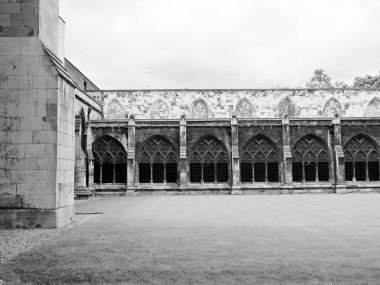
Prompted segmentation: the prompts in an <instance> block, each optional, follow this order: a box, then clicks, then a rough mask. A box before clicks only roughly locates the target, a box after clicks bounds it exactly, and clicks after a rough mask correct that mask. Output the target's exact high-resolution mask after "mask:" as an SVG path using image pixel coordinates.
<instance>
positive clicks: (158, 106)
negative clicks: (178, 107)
mask: <svg viewBox="0 0 380 285" xmlns="http://www.w3.org/2000/svg"><path fill="white" fill-rule="evenodd" d="M150 116H151V118H152V119H169V118H170V108H169V105H168V103H166V101H165V100H164V99H163V98H158V99H156V100H155V101H154V102H153V104H152V107H151V108H150Z"/></svg>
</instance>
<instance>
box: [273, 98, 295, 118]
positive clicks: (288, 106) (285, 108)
mask: <svg viewBox="0 0 380 285" xmlns="http://www.w3.org/2000/svg"><path fill="white" fill-rule="evenodd" d="M277 109H278V116H279V117H280V118H282V117H283V116H284V115H285V114H288V117H289V118H297V117H298V108H297V105H296V103H294V102H293V100H292V99H290V98H289V96H286V97H285V98H284V99H282V100H281V101H280V103H279V104H278V107H277Z"/></svg>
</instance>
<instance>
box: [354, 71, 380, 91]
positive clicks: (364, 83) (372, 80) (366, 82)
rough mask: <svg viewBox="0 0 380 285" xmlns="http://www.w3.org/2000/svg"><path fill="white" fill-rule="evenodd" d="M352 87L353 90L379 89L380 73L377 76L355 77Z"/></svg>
mask: <svg viewBox="0 0 380 285" xmlns="http://www.w3.org/2000/svg"><path fill="white" fill-rule="evenodd" d="M353 87H355V88H380V72H379V75H377V76H376V75H375V76H371V75H368V74H367V75H366V76H364V77H355V79H354V83H353Z"/></svg>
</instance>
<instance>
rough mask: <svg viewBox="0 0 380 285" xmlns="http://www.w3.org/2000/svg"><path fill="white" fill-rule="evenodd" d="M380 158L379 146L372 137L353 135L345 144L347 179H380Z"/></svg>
mask: <svg viewBox="0 0 380 285" xmlns="http://www.w3.org/2000/svg"><path fill="white" fill-rule="evenodd" d="M379 158H380V156H379V146H378V145H377V143H376V142H375V141H374V140H373V139H372V138H371V137H369V136H368V135H365V134H358V135H356V136H354V137H352V138H351V139H350V140H349V141H348V142H347V143H346V145H345V146H344V159H345V179H346V181H351V180H352V181H379V176H380V175H379V173H380V170H379V163H380V159H379Z"/></svg>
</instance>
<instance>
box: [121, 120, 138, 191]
mask: <svg viewBox="0 0 380 285" xmlns="http://www.w3.org/2000/svg"><path fill="white" fill-rule="evenodd" d="M124 139H125V140H127V195H128V194H133V193H134V192H135V190H136V185H135V177H136V176H135V170H136V151H135V145H136V123H135V116H134V115H130V116H129V122H128V139H127V138H125V135H123V140H124Z"/></svg>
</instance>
